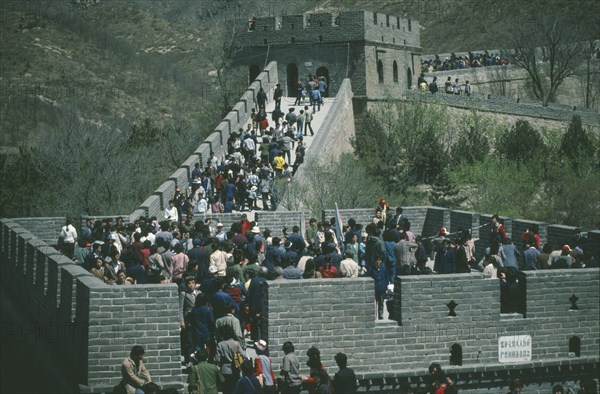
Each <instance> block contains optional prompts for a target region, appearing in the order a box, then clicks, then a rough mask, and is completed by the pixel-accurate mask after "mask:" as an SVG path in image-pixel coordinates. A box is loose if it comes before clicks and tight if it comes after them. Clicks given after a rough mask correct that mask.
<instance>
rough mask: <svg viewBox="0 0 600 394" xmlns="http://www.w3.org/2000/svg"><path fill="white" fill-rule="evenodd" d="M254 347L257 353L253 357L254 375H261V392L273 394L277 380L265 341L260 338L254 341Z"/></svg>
mask: <svg viewBox="0 0 600 394" xmlns="http://www.w3.org/2000/svg"><path fill="white" fill-rule="evenodd" d="M254 348H255V349H256V354H257V357H256V358H255V359H254V366H255V368H254V375H256V376H262V383H263V389H262V393H264V394H275V392H276V385H277V380H276V379H275V374H274V373H273V361H272V360H271V358H270V357H269V353H268V350H267V342H266V341H265V340H262V339H260V340H258V341H256V342H254Z"/></svg>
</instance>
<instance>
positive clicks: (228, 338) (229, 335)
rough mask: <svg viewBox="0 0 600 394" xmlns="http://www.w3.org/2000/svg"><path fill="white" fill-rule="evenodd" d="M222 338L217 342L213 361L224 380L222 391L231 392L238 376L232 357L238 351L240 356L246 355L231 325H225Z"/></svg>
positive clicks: (238, 372)
mask: <svg viewBox="0 0 600 394" xmlns="http://www.w3.org/2000/svg"><path fill="white" fill-rule="evenodd" d="M223 337H224V339H223V340H222V341H221V342H219V343H217V352H216V354H215V362H216V363H217V365H218V366H219V368H220V370H221V373H222V374H223V377H224V378H225V381H224V383H223V392H224V393H231V392H233V390H234V388H235V386H236V383H237V381H238V380H239V377H240V371H239V370H236V369H235V368H234V365H233V359H234V357H236V356H237V354H238V353H239V354H240V355H241V356H242V357H244V358H245V357H246V352H245V351H244V349H242V346H241V345H240V343H239V342H238V341H237V339H236V335H235V332H233V329H232V328H231V327H227V328H226V329H225V330H224V331H223Z"/></svg>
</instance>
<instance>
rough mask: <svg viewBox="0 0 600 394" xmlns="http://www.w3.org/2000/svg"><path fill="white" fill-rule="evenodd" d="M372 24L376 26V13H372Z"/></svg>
mask: <svg viewBox="0 0 600 394" xmlns="http://www.w3.org/2000/svg"><path fill="white" fill-rule="evenodd" d="M373 24H374V25H376V24H377V13H376V12H374V13H373Z"/></svg>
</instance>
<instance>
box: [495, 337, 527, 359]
mask: <svg viewBox="0 0 600 394" xmlns="http://www.w3.org/2000/svg"><path fill="white" fill-rule="evenodd" d="M521 361H531V335H511V336H506V337H500V338H498V362H500V363H517V362H521Z"/></svg>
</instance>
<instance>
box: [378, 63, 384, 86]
mask: <svg viewBox="0 0 600 394" xmlns="http://www.w3.org/2000/svg"><path fill="white" fill-rule="evenodd" d="M377 76H378V77H379V83H383V62H382V61H381V60H378V61H377Z"/></svg>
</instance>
